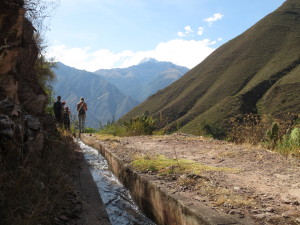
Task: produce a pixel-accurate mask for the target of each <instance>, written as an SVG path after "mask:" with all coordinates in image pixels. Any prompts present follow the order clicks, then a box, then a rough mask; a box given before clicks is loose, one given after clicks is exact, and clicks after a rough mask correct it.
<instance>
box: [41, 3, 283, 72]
mask: <svg viewBox="0 0 300 225" xmlns="http://www.w3.org/2000/svg"><path fill="white" fill-rule="evenodd" d="M284 1H285V0H251V1H249V0H61V1H60V2H61V3H60V6H59V7H58V8H57V9H56V10H55V11H54V12H52V14H51V20H50V23H49V25H48V26H49V28H50V30H49V31H47V32H46V35H45V37H46V40H47V43H48V46H49V47H48V53H47V54H48V56H49V57H54V58H55V59H56V60H58V61H61V62H63V63H64V64H66V65H68V66H72V67H75V68H78V69H84V70H87V71H95V70H98V69H111V68H125V67H129V66H131V65H136V64H138V63H139V62H140V61H141V60H142V59H144V58H155V59H157V60H160V61H170V62H173V63H175V64H177V65H181V66H186V67H188V68H193V67H194V66H196V65H197V64H198V63H200V62H201V61H202V60H203V59H204V58H206V57H207V56H208V55H209V54H210V53H211V52H212V51H214V50H215V49H216V48H218V47H219V46H221V45H222V44H224V43H226V42H227V41H229V40H231V39H233V38H234V37H236V36H237V35H239V34H241V33H242V32H244V31H245V30H247V29H248V28H250V27H251V26H252V25H254V24H255V23H256V22H258V21H259V20H260V19H262V18H263V17H265V16H266V15H267V14H269V13H271V12H272V11H274V10H275V9H277V8H278V7H279V6H280V5H281V4H282V3H283V2H284Z"/></svg>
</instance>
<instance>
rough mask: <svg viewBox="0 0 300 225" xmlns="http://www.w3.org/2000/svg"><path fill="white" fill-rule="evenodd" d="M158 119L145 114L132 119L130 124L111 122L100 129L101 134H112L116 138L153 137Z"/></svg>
mask: <svg viewBox="0 0 300 225" xmlns="http://www.w3.org/2000/svg"><path fill="white" fill-rule="evenodd" d="M155 122H156V119H153V118H152V117H151V116H148V115H145V114H143V115H142V116H138V117H135V118H132V119H130V120H129V121H128V122H124V123H123V124H122V123H116V122H109V123H107V125H106V126H104V127H102V128H100V131H99V133H100V134H111V135H114V136H120V137H123V136H138V135H152V134H153V132H154V130H155V129H156V127H155Z"/></svg>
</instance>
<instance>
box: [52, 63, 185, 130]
mask: <svg viewBox="0 0 300 225" xmlns="http://www.w3.org/2000/svg"><path fill="white" fill-rule="evenodd" d="M186 71H188V69H187V68H185V67H180V66H176V65H174V64H172V63H169V62H159V61H157V60H155V59H147V60H143V61H142V62H141V63H140V64H138V65H136V66H131V67H129V68H124V69H111V70H99V71H98V72H97V74H96V73H92V72H87V71H85V70H78V69H76V68H73V67H69V66H66V65H64V64H63V63H60V62H58V63H57V64H56V67H55V68H53V72H54V74H55V75H56V81H55V82H54V83H53V84H52V86H53V89H54V92H55V95H60V96H62V101H66V102H67V104H66V106H68V107H70V109H71V112H72V115H76V105H77V103H78V102H79V99H80V97H84V98H85V101H86V102H87V104H88V111H87V122H86V123H87V124H86V125H87V126H88V127H93V128H99V126H100V122H101V124H102V125H104V124H106V123H107V122H109V121H112V120H113V119H115V120H117V119H119V118H120V117H121V116H123V115H124V114H126V113H127V112H128V111H129V110H131V109H132V108H133V107H135V106H137V105H138V104H139V103H140V101H142V100H143V99H145V98H147V97H148V96H149V95H151V94H153V93H155V92H156V91H157V90H159V89H160V88H164V87H166V86H167V85H169V84H170V83H171V82H173V81H174V80H176V79H178V78H179V77H181V76H182V75H183V73H184V72H186ZM122 83H124V84H125V85H122ZM117 86H121V87H122V90H120V89H119V88H118V87H117ZM126 87H127V88H126ZM141 87H142V88H141ZM127 89H131V91H128V90H127ZM123 90H124V91H123ZM130 94H131V95H132V96H133V97H131V96H130Z"/></svg>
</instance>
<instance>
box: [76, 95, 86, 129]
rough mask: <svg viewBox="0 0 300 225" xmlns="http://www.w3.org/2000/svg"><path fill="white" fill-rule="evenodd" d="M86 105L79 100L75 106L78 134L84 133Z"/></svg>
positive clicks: (82, 100)
mask: <svg viewBox="0 0 300 225" xmlns="http://www.w3.org/2000/svg"><path fill="white" fill-rule="evenodd" d="M86 111H87V104H86V103H85V102H84V98H83V97H81V98H80V102H78V104H77V112H78V120H79V132H80V133H84V124H85V118H86Z"/></svg>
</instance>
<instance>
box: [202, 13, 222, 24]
mask: <svg viewBox="0 0 300 225" xmlns="http://www.w3.org/2000/svg"><path fill="white" fill-rule="evenodd" d="M223 16H224V15H222V14H220V13H215V14H214V15H213V16H211V17H208V18H206V19H204V21H205V22H207V23H208V24H209V25H212V24H213V23H214V22H216V21H218V20H220V19H222V18H223Z"/></svg>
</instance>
